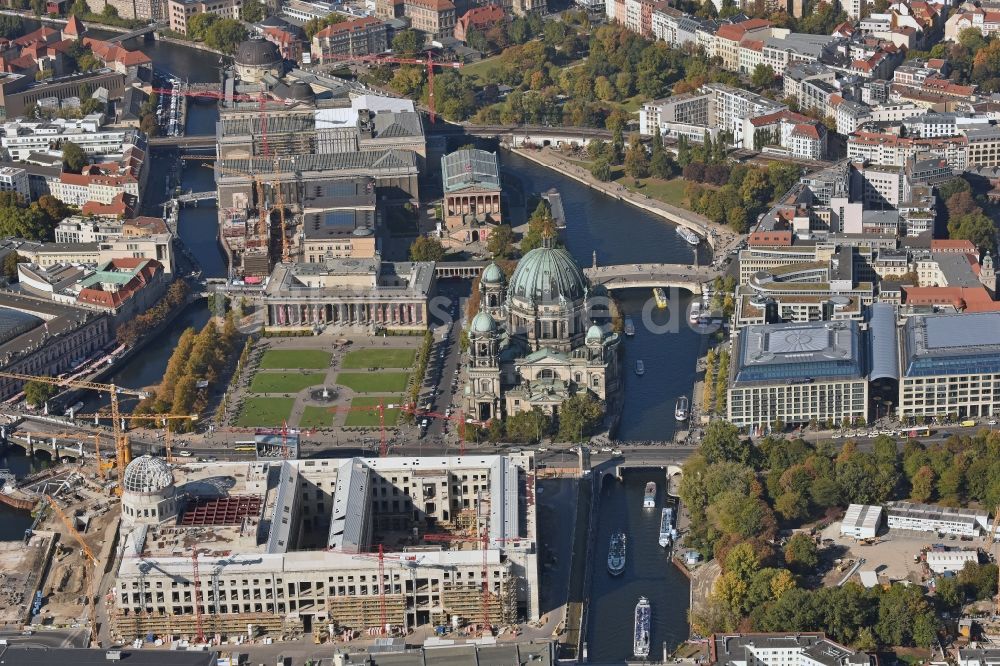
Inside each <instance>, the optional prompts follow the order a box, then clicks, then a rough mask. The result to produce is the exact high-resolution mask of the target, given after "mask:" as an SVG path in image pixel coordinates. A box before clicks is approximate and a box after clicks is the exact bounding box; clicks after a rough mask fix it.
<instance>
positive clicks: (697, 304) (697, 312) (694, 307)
mask: <svg viewBox="0 0 1000 666" xmlns="http://www.w3.org/2000/svg"><path fill="white" fill-rule="evenodd" d="M704 310H705V306H704V305H703V304H702V302H701V301H694V300H693V301H691V310H690V311H689V312H688V323H689V324H692V325H694V324H697V323H698V318H699V317H700V316H701V314H702V312H703V311H704Z"/></svg>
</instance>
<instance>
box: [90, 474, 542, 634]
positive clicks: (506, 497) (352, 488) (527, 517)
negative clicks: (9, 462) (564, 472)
mask: <svg viewBox="0 0 1000 666" xmlns="http://www.w3.org/2000/svg"><path fill="white" fill-rule="evenodd" d="M536 557H537V551H536V542H535V519H534V470H533V458H532V457H531V456H530V455H515V456H511V457H506V456H474V457H472V456H465V457H439V458H438V457H435V458H430V457H427V458H409V457H399V458H392V457H390V458H375V459H368V458H365V459H362V458H349V459H341V460H337V459H321V460H299V461H291V460H285V461H277V462H268V461H255V462H251V463H232V462H220V463H195V464H184V465H177V466H170V465H168V464H167V463H166V461H164V460H163V459H160V458H153V457H149V456H143V457H141V458H137V459H135V460H134V461H133V462H132V463H131V464H130V465H129V467H128V469H127V470H126V472H125V476H124V479H123V494H122V529H121V557H120V559H119V561H118V564H117V565H116V570H115V579H116V582H115V588H114V590H112V591H111V594H109V599H111V604H112V608H111V610H110V611H109V612H110V617H111V623H112V627H113V630H114V633H115V635H116V636H117V637H119V638H122V639H126V640H128V639H133V638H136V637H145V636H147V635H149V634H152V635H154V636H158V637H165V638H166V637H175V638H176V637H186V638H188V639H190V640H193V641H196V642H204V641H212V640H223V639H224V638H225V637H228V636H233V635H246V634H247V632H248V631H249V632H250V634H251V636H253V635H255V634H263V633H266V634H268V635H271V636H274V637H278V636H282V637H294V636H298V635H301V634H312V635H314V636H315V637H316V638H317V639H318V640H322V639H326V638H341V637H347V638H350V637H356V636H358V635H364V634H367V635H405V634H406V633H407V632H409V631H410V630H412V629H414V628H416V627H418V626H421V625H434V626H439V625H447V626H449V627H458V626H462V627H468V626H469V625H474V628H475V630H477V631H480V632H485V633H492V631H493V628H494V627H497V626H503V625H508V624H513V623H515V622H517V621H519V620H522V621H523V620H536V619H537V617H538V589H537V588H538V582H537V563H536Z"/></svg>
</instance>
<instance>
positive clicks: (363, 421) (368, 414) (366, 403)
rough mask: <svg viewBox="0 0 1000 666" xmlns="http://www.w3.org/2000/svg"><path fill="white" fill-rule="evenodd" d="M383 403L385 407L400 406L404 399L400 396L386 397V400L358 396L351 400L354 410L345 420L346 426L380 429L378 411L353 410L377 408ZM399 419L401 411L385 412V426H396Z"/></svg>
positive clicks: (348, 413)
mask: <svg viewBox="0 0 1000 666" xmlns="http://www.w3.org/2000/svg"><path fill="white" fill-rule="evenodd" d="M380 400H381V401H382V404H383V405H389V404H393V405H399V404H400V402H402V400H403V399H402V398H400V397H399V396H398V395H395V396H386V397H384V398H376V397H374V396H358V397H357V398H354V399H353V400H351V407H352V410H351V411H349V412H347V418H346V419H344V425H345V426H353V427H361V428H365V427H378V425H379V420H378V409H372V410H360V409H353V408H355V407H375V406H377V405H378V404H379V401H380ZM398 418H399V409H398V408H394V409H386V410H385V425H386V426H391V425H395V424H396V419H398Z"/></svg>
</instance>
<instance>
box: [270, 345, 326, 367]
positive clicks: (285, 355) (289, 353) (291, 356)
mask: <svg viewBox="0 0 1000 666" xmlns="http://www.w3.org/2000/svg"><path fill="white" fill-rule="evenodd" d="M330 358H331V354H330V352H325V351H320V350H319V349H269V350H267V351H266V352H264V357H263V358H262V359H261V360H260V367H261V369H262V370H281V369H285V368H305V369H310V368H313V369H315V368H327V367H329V366H330Z"/></svg>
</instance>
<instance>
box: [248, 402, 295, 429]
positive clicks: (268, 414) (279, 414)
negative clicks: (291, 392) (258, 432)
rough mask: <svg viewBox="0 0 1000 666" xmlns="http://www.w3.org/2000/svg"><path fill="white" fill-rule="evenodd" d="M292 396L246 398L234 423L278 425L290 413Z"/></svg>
mask: <svg viewBox="0 0 1000 666" xmlns="http://www.w3.org/2000/svg"><path fill="white" fill-rule="evenodd" d="M293 404H295V400H294V399H292V398H246V399H245V400H244V401H243V409H241V410H240V417H239V419H237V420H236V425H238V426H243V427H245V428H254V427H268V428H274V427H278V426H280V425H281V424H282V422H283V421H285V420H286V419H287V418H288V417H289V415H290V414H291V413H292V405H293Z"/></svg>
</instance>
